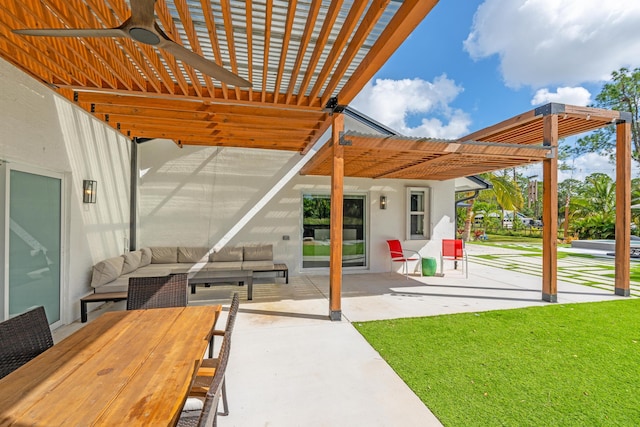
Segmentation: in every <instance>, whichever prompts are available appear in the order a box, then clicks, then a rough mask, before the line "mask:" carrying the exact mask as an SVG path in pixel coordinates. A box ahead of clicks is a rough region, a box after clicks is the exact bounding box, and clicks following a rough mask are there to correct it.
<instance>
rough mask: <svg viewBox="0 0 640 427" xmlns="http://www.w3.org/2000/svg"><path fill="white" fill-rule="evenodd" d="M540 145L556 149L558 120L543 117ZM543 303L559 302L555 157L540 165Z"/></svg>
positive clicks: (556, 161) (556, 117)
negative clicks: (542, 135) (542, 137)
mask: <svg viewBox="0 0 640 427" xmlns="http://www.w3.org/2000/svg"><path fill="white" fill-rule="evenodd" d="M543 120H544V141H543V144H544V145H545V146H547V147H551V148H552V149H553V150H554V152H557V149H558V116H557V115H556V114H553V115H548V116H545V117H544V119H543ZM542 176H543V178H542V179H543V194H542V222H543V223H544V228H543V231H542V300H543V301H547V302H558V157H557V156H553V157H552V158H550V159H545V160H544V161H543V162H542Z"/></svg>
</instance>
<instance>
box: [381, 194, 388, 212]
mask: <svg viewBox="0 0 640 427" xmlns="http://www.w3.org/2000/svg"><path fill="white" fill-rule="evenodd" d="M380 209H383V210H384V209H387V196H380Z"/></svg>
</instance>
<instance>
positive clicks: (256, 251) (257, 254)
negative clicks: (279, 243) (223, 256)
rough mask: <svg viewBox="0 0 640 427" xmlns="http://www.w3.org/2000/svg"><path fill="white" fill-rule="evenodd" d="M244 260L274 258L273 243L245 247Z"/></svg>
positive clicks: (269, 259)
mask: <svg viewBox="0 0 640 427" xmlns="http://www.w3.org/2000/svg"><path fill="white" fill-rule="evenodd" d="M243 260H244V261H271V260H273V245H258V246H245V247H244V258H243Z"/></svg>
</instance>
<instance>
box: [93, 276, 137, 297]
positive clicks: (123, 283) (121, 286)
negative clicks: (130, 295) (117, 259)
mask: <svg viewBox="0 0 640 427" xmlns="http://www.w3.org/2000/svg"><path fill="white" fill-rule="evenodd" d="M127 289H129V277H128V276H120V277H118V278H117V279H116V280H114V281H113V282H109V283H107V284H106V285H102V286H100V287H99V288H96V294H106V293H107V292H125V291H126V290H127Z"/></svg>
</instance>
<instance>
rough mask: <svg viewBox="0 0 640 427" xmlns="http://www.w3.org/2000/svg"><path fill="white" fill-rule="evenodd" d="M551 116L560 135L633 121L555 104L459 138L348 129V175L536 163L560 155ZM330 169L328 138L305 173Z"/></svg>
mask: <svg viewBox="0 0 640 427" xmlns="http://www.w3.org/2000/svg"><path fill="white" fill-rule="evenodd" d="M546 116H557V118H558V137H559V138H565V137H568V136H572V135H576V134H579V133H583V132H588V131H592V130H595V129H598V128H601V127H605V126H608V125H610V124H612V123H616V122H617V121H628V122H631V115H630V114H629V113H624V112H619V111H611V110H602V109H597V108H590V107H577V106H572V105H566V104H558V103H550V104H547V105H544V106H542V107H539V108H536V109H533V110H531V111H528V112H526V113H523V114H519V115H517V116H514V117H512V118H510V119H508V120H505V121H503V122H500V123H498V124H496V125H493V126H490V127H488V128H485V129H482V130H479V131H477V132H474V133H472V134H469V135H467V136H464V137H462V138H459V139H457V140H443V139H432V138H411V137H403V136H399V135H374V134H362V133H357V132H352V131H347V132H345V133H344V134H343V135H342V138H341V141H340V143H341V144H342V145H344V146H345V149H344V175H345V176H351V177H362V178H401V179H429V180H447V179H454V178H459V177H464V176H470V175H475V174H480V173H483V172H490V171H494V170H499V169H504V168H509V167H515V166H523V165H527V164H530V163H537V162H540V161H542V160H544V159H545V158H549V157H553V156H556V153H555V152H554V151H553V149H552V148H551V147H548V146H545V145H543V141H544V118H545V117H546ZM331 168H332V143H328V144H325V145H324V146H323V147H322V148H321V149H319V150H318V152H317V153H316V155H315V156H314V158H312V159H311V160H310V161H309V162H308V163H307V164H306V165H305V167H304V168H303V169H302V170H301V173H302V174H305V175H331Z"/></svg>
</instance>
